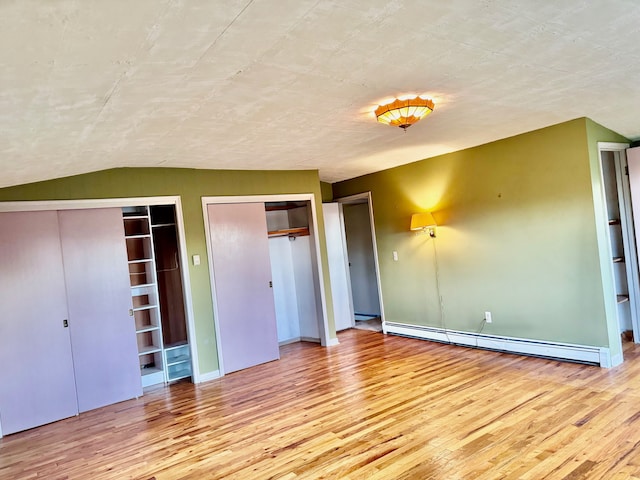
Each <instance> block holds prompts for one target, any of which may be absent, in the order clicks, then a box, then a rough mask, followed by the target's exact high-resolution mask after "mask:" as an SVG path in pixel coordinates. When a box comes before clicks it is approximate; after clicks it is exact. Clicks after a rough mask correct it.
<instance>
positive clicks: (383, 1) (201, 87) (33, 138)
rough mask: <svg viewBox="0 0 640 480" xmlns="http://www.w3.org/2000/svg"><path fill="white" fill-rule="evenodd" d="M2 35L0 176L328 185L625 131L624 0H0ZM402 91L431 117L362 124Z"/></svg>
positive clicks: (633, 85)
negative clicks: (553, 136) (568, 135)
mask: <svg viewBox="0 0 640 480" xmlns="http://www.w3.org/2000/svg"><path fill="white" fill-rule="evenodd" d="M0 45H2V46H1V47H0V172H1V174H0V186H9V185H16V184H21V183H27V182H32V181H37V180H44V179H49V178H56V177H62V176H67V175H73V174H78V173H84V172H90V171H96V170H103V169H107V168H112V167H123V166H132V167H133V166H141V167H153V166H163V167H192V168H211V169H220V168H222V169H318V170H319V171H320V178H321V179H322V180H325V181H329V182H333V181H338V180H342V179H346V178H351V177H354V176H358V175H362V174H365V173H369V172H373V171H377V170H381V169H384V168H388V167H392V166H396V165H399V164H403V163H408V162H412V161H416V160H420V159H423V158H427V157H430V156H434V155H438V154H442V153H446V152H451V151H455V150H459V149H462V148H465V147H470V146H474V145H479V144H482V143H486V142H490V141H493V140H496V139H499V138H504V137H508V136H511V135H514V134H518V133H521V132H525V131H529V130H532V129H536V128H540V127H544V126H547V125H551V124H554V123H558V122H562V121H565V120H569V119H573V118H576V117H583V116H586V117H590V118H591V119H593V120H595V121H596V122H598V123H601V124H602V125H604V126H606V127H609V128H611V129H612V130H615V131H617V132H618V133H620V134H622V135H625V136H626V137H628V138H630V139H635V138H638V137H640V117H639V116H638V111H640V61H639V60H638V59H639V58H640V57H639V55H638V53H640V2H638V1H636V0H594V1H585V0H563V1H562V2H559V1H557V0H543V1H536V2H533V1H531V0H451V1H447V2H444V1H439V0H413V1H412V0H405V1H401V0H225V1H214V0H194V1H187V0H170V1H167V0H136V1H123V0H109V1H106V0H93V1H90V0H53V1H52V0H20V1H18V0H15V1H8V0H7V1H2V2H0ZM405 93H419V94H428V95H429V96H431V98H433V99H434V101H435V103H436V106H435V110H434V113H433V114H432V115H430V116H429V117H427V118H426V119H425V120H423V121H421V122H419V123H418V124H416V125H414V126H412V127H411V128H410V129H408V130H407V132H406V133H404V132H403V131H402V130H401V129H399V128H392V127H389V126H386V125H382V124H378V123H377V122H376V121H375V117H373V115H372V113H371V112H372V110H373V109H374V108H375V106H376V105H377V103H378V102H380V101H381V100H384V99H388V98H390V97H393V96H395V95H400V94H405Z"/></svg>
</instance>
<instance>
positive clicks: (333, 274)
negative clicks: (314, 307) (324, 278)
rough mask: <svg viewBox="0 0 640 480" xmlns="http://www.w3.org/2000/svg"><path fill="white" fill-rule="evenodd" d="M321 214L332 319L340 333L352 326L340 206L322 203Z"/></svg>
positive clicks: (351, 309) (351, 308)
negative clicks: (325, 245) (331, 300)
mask: <svg viewBox="0 0 640 480" xmlns="http://www.w3.org/2000/svg"><path fill="white" fill-rule="evenodd" d="M322 214H323V216H324V231H325V235H326V237H327V255H328V257H329V278H330V280H331V297H332V298H333V317H334V319H335V324H336V331H340V330H345V329H347V328H351V327H353V326H354V316H353V304H352V301H351V283H350V281H349V263H348V260H347V244H346V242H345V236H344V224H343V223H342V218H341V216H340V204H339V203H323V204H322Z"/></svg>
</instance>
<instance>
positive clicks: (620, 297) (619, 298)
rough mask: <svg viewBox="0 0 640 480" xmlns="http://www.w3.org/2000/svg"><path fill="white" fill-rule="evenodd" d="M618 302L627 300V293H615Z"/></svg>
mask: <svg viewBox="0 0 640 480" xmlns="http://www.w3.org/2000/svg"><path fill="white" fill-rule="evenodd" d="M616 300H617V301H618V303H624V302H628V301H629V295H616Z"/></svg>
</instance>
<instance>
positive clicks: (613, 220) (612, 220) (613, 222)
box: [609, 218, 620, 225]
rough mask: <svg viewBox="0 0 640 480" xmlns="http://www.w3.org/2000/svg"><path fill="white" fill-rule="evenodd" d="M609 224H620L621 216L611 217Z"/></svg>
mask: <svg viewBox="0 0 640 480" xmlns="http://www.w3.org/2000/svg"><path fill="white" fill-rule="evenodd" d="M609 225H620V219H619V218H610V219H609Z"/></svg>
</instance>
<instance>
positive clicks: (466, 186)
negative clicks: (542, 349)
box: [333, 118, 624, 355]
mask: <svg viewBox="0 0 640 480" xmlns="http://www.w3.org/2000/svg"><path fill="white" fill-rule="evenodd" d="M407 134H408V135H411V131H409V132H408V133H407ZM621 140H622V141H624V139H623V137H620V136H619V135H617V134H615V133H614V132H611V131H608V130H606V129H604V128H602V127H600V126H597V124H594V123H593V122H591V121H590V120H588V119H586V118H580V119H576V120H572V121H569V122H566V123H561V124H558V125H553V126H550V127H547V128H543V129H540V130H536V131H532V132H529V133H525V134H522V135H518V136H514V137H511V138H506V139H503V140H499V141H496V142H492V143H489V144H486V145H481V146H478V147H474V148H469V149H466V150H462V151H459V152H455V153H451V154H446V155H441V156H438V157H434V158H430V159H426V160H422V161H419V162H415V163H411V164H407V165H403V166H399V167H395V168H392V169H389V170H384V171H381V172H377V173H373V174H370V175H366V176H362V177H358V178H355V179H352V180H347V181H344V182H338V183H335V184H333V194H334V198H339V197H344V196H348V195H353V194H357V193H361V192H366V191H371V194H372V200H373V212H374V218H375V228H376V236H377V246H378V256H379V261H380V276H381V279H380V280H381V285H382V296H383V302H384V309H385V319H386V320H387V321H389V322H399V323H406V324H414V325H424V326H435V327H446V328H448V329H452V330H461V331H467V332H478V331H479V330H480V329H481V328H482V333H485V334H496V335H505V336H512V337H520V338H529V339H539V340H546V341H554V342H564V343H574V344H583V345H593V346H605V347H608V346H610V345H611V346H612V347H613V346H614V344H615V342H612V337H611V335H612V330H611V329H612V326H613V327H615V320H614V321H613V323H612V317H611V315H612V311H611V305H610V301H609V300H608V301H607V302H605V297H607V298H609V299H610V300H611V299H613V298H615V297H613V296H611V295H609V294H610V288H612V287H611V285H608V284H606V282H608V280H607V279H606V278H605V277H603V265H602V262H601V260H602V254H601V244H602V241H603V238H602V235H601V232H599V231H598V229H599V228H601V225H600V223H602V225H605V223H603V222H602V221H601V220H602V219H598V218H596V212H595V208H594V207H595V205H596V203H595V202H596V201H597V200H598V199H597V198H595V197H594V191H595V189H596V186H597V185H596V184H597V183H598V182H599V180H596V176H595V175H596V174H597V175H598V177H597V178H598V179H599V171H596V170H594V166H597V165H598V163H597V162H598V161H599V159H598V154H597V145H596V144H595V142H597V141H621ZM594 148H595V150H594ZM594 152H595V153H594ZM594 155H595V157H594ZM598 208H599V207H598ZM425 211H430V212H432V213H433V215H434V217H435V219H436V221H437V223H438V227H437V229H436V234H437V237H436V238H435V239H431V238H430V237H429V236H428V235H424V234H417V235H416V234H415V233H414V232H410V231H409V224H410V219H411V214H413V213H416V212H425ZM596 220H598V222H599V223H598V227H597V226H596V223H597V222H596ZM393 251H397V252H398V261H397V262H396V261H393V257H392V252H393ZM609 260H610V259H609ZM603 278H604V280H603ZM613 308H615V305H613ZM485 311H490V312H491V313H492V316H493V323H491V324H486V325H483V317H484V312H485ZM613 315H614V317H615V312H613ZM618 343H619V342H618ZM611 353H612V355H614V354H615V353H616V352H615V351H612V352H611Z"/></svg>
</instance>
